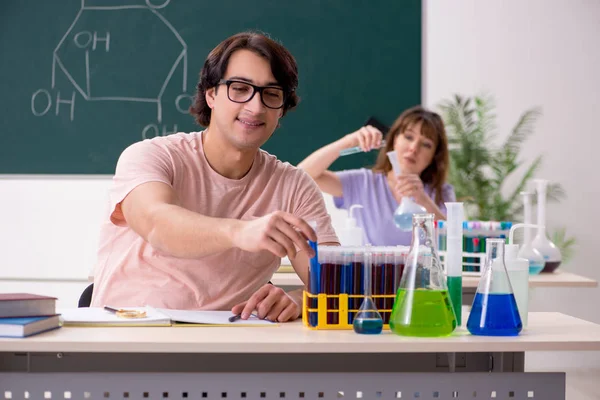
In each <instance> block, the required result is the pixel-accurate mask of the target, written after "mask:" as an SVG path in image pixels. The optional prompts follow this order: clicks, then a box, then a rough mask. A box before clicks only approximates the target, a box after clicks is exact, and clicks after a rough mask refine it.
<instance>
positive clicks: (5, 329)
mask: <svg viewBox="0 0 600 400" xmlns="http://www.w3.org/2000/svg"><path fill="white" fill-rule="evenodd" d="M59 327H60V316H59V315H57V314H56V297H48V296H39V295H36V294H29V293H0V337H16V338H21V337H26V336H31V335H35V334H37V333H41V332H45V331H49V330H51V329H56V328H59Z"/></svg>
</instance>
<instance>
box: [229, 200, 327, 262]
mask: <svg viewBox="0 0 600 400" xmlns="http://www.w3.org/2000/svg"><path fill="white" fill-rule="evenodd" d="M307 238H308V239H310V240H312V241H316V240H317V235H316V233H315V231H314V230H313V229H312V228H311V227H310V225H308V223H306V221H304V220H303V219H301V218H298V217H296V216H294V215H292V214H290V213H286V212H283V211H276V212H274V213H271V214H268V215H265V216H264V217H261V218H257V219H254V220H251V221H240V224H239V225H238V227H237V229H236V230H235V233H234V235H233V243H234V246H235V247H238V248H240V249H242V250H246V251H251V252H257V251H261V250H267V251H269V252H271V253H273V254H274V255H276V256H277V257H285V256H288V257H290V258H294V257H295V256H296V246H298V248H300V250H304V251H306V253H307V254H308V256H309V257H312V256H314V251H313V249H311V248H310V246H309V245H308V243H307Z"/></svg>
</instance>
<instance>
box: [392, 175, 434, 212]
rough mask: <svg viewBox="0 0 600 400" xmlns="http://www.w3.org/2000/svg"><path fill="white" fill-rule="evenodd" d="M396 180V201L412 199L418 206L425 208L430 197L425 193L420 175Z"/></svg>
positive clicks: (399, 177)
mask: <svg viewBox="0 0 600 400" xmlns="http://www.w3.org/2000/svg"><path fill="white" fill-rule="evenodd" d="M395 178H396V179H395V183H394V192H395V194H396V199H401V198H402V197H412V198H413V199H414V200H415V201H416V202H417V203H418V204H420V205H422V206H425V204H426V203H427V200H428V199H429V197H428V196H427V194H426V193H425V188H424V186H423V181H421V178H420V177H419V176H418V175H415V174H407V175H400V176H397V177H395Z"/></svg>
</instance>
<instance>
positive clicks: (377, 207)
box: [333, 168, 456, 246]
mask: <svg viewBox="0 0 600 400" xmlns="http://www.w3.org/2000/svg"><path fill="white" fill-rule="evenodd" d="M336 175H337V176H338V177H339V178H340V181H341V182H342V193H343V194H342V196H341V197H334V198H333V203H334V204H335V206H336V207H337V208H341V209H344V210H348V209H349V208H350V206H351V205H353V204H360V205H362V206H363V207H364V208H362V209H356V210H354V212H353V214H354V217H356V222H357V225H358V226H360V227H361V228H362V229H363V232H364V234H365V236H366V237H365V238H364V240H365V243H371V244H373V245H375V246H396V245H410V242H411V239H412V232H404V231H401V230H400V229H398V228H397V227H396V225H395V224H394V218H393V216H394V211H396V208H397V207H398V205H399V203H398V202H397V201H396V199H395V198H394V195H393V193H392V191H391V189H390V186H389V185H388V183H387V179H386V176H385V174H381V173H374V172H373V171H372V170H370V169H365V168H361V169H351V170H347V171H340V172H336ZM425 193H427V195H428V196H429V197H430V198H432V199H433V198H434V197H435V195H434V194H433V189H432V187H431V186H429V185H425ZM442 199H443V202H446V201H448V202H450V201H456V195H455V193H454V188H453V187H452V185H450V184H448V183H445V184H444V186H443V187H442ZM443 202H442V203H441V204H438V207H440V209H441V211H442V212H443V213H444V214H446V206H445V204H444V203H443Z"/></svg>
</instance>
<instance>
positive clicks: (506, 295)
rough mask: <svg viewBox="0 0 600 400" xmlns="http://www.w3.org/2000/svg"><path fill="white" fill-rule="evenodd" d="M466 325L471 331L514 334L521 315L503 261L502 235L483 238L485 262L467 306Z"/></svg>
mask: <svg viewBox="0 0 600 400" xmlns="http://www.w3.org/2000/svg"><path fill="white" fill-rule="evenodd" d="M467 329H468V330H469V332H471V334H473V335H481V336H517V335H518V334H519V333H520V332H521V330H522V329H523V323H522V321H521V316H520V315H519V309H518V307H517V302H516V299H515V295H514V292H513V289H512V285H511V283H510V279H509V276H508V271H507V270H506V265H505V264H504V239H491V238H490V239H486V263H485V268H484V271H483V274H482V276H481V279H480V280H479V285H478V286H477V293H475V299H474V300H473V305H472V306H471V313H470V314H469V319H468V321H467Z"/></svg>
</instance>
